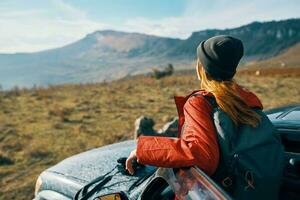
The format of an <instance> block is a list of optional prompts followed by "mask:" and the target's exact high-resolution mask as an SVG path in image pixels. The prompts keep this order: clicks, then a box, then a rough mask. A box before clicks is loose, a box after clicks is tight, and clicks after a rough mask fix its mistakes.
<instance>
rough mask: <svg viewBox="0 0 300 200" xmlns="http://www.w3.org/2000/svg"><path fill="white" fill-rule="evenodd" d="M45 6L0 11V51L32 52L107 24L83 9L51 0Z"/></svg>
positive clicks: (68, 41)
mask: <svg viewBox="0 0 300 200" xmlns="http://www.w3.org/2000/svg"><path fill="white" fill-rule="evenodd" d="M52 3H53V4H52V6H53V8H51V9H49V10H48V9H47V10H42V9H39V10H36V9H32V10H14V11H13V12H11V11H10V10H5V9H3V8H2V9H1V12H0V27H1V31H0V38H1V39H0V53H15V52H34V51H40V50H45V49H49V48H56V47H60V46H63V45H66V44H68V43H71V42H74V41H76V40H78V39H81V38H82V37H84V36H85V35H86V34H87V33H90V32H93V31H95V30H101V29H107V28H111V26H110V25H108V24H105V23H101V22H96V21H93V20H90V19H88V17H87V15H86V13H85V12H83V11H81V10H79V9H77V8H75V7H72V6H71V5H69V4H66V3H65V2H63V1H62V0H53V1H52Z"/></svg>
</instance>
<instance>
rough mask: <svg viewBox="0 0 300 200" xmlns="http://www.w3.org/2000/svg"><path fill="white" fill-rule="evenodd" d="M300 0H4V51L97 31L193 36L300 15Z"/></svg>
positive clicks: (0, 15) (0, 28) (0, 24)
mask: <svg viewBox="0 0 300 200" xmlns="http://www.w3.org/2000/svg"><path fill="white" fill-rule="evenodd" d="M299 10H300V1H299V0H239V1H237V0H0V53H14V52H34V51H39V50H44V49H49V48H55V47H60V46H63V45H66V44H68V43H71V42H74V41H76V40H78V39H80V38H82V37H84V36H85V35H86V34H88V33H91V32H94V31H96V30H104V29H114V30H121V31H128V32H141V33H147V34H153V35H158V36H165V37H176V38H187V37H188V36H189V35H190V34H191V33H192V32H193V31H198V30H204V29H207V28H221V29H224V28H232V27H237V26H240V25H244V24H247V23H250V22H252V21H269V20H280V19H287V18H299V17H300V12H299Z"/></svg>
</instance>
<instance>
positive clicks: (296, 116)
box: [282, 110, 300, 120]
mask: <svg viewBox="0 0 300 200" xmlns="http://www.w3.org/2000/svg"><path fill="white" fill-rule="evenodd" d="M282 119H286V120H300V110H294V111H292V112H290V113H288V114H287V115H286V116H284V117H283V118H282Z"/></svg>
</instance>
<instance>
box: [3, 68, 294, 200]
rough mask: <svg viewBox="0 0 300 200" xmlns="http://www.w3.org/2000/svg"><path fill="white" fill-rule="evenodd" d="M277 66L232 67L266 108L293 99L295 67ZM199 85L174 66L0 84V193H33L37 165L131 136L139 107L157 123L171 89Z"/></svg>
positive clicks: (170, 110) (164, 117) (168, 112)
mask: <svg viewBox="0 0 300 200" xmlns="http://www.w3.org/2000/svg"><path fill="white" fill-rule="evenodd" d="M279 70H280V71H277V74H274V73H271V74H267V73H265V74H264V76H257V75H255V73H253V72H251V71H250V72H249V73H239V74H238V77H237V81H238V82H239V83H240V84H242V85H243V86H245V87H247V88H248V89H250V90H252V91H254V92H255V93H256V94H257V95H258V96H259V97H260V98H261V99H262V102H263V105H264V107H265V109H268V108H272V107H276V106H280V105H285V104H291V103H297V102H300V87H299V85H300V74H299V73H289V71H288V69H285V68H283V69H279ZM244 72H245V71H244ZM198 85H199V82H198V81H197V79H196V75H195V74H194V73H193V74H190V73H184V72H177V73H176V75H174V76H170V77H166V78H164V79H161V80H154V79H151V78H150V77H144V76H142V75H140V76H135V77H132V78H130V79H126V80H118V81H113V82H111V83H98V84H86V85H61V86H52V87H49V88H48V89H43V88H35V89H31V90H18V89H14V90H12V91H9V92H0V121H1V124H0V199H1V200H2V199H3V200H4V199H5V200H6V199H18V200H22V199H24V200H25V199H32V197H33V189H34V183H35V180H36V178H37V177H38V175H39V174H40V173H41V172H42V171H43V170H44V169H46V168H48V167H49V166H51V165H54V164H55V163H57V162H59V161H61V160H62V159H64V158H66V157H68V156H71V155H73V154H76V153H79V152H82V151H85V150H88V149H91V148H94V147H100V146H102V145H105V144H110V143H114V142H117V141H122V140H127V139H130V138H132V134H133V130H134V121H135V119H136V118H138V117H139V116H141V115H146V116H150V117H153V118H154V120H155V121H156V122H157V124H156V125H155V128H156V129H158V128H160V127H161V126H162V125H163V124H164V123H166V122H167V121H168V120H170V119H171V118H172V117H174V116H176V107H175V104H174V101H173V95H175V94H176V95H185V94H187V93H189V92H190V91H192V90H194V89H198Z"/></svg>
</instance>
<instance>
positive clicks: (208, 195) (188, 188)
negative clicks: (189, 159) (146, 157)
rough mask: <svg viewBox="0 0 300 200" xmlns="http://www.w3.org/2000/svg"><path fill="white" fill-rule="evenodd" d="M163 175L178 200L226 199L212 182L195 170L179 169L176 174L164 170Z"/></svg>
mask: <svg viewBox="0 0 300 200" xmlns="http://www.w3.org/2000/svg"><path fill="white" fill-rule="evenodd" d="M163 175H164V176H165V178H166V179H167V181H168V183H169V184H170V186H171V187H172V189H173V191H175V194H176V196H177V198H178V199H182V200H190V199H191V200H202V199H210V200H217V199H226V198H225V196H223V193H221V192H220V191H219V189H218V188H217V187H216V186H215V185H214V184H213V183H212V181H211V180H210V179H209V178H208V177H207V176H206V175H203V174H201V173H200V172H199V171H198V170H196V169H195V168H188V169H179V170H178V171H177V172H176V173H173V170H170V169H166V170H165V171H164V173H163Z"/></svg>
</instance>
